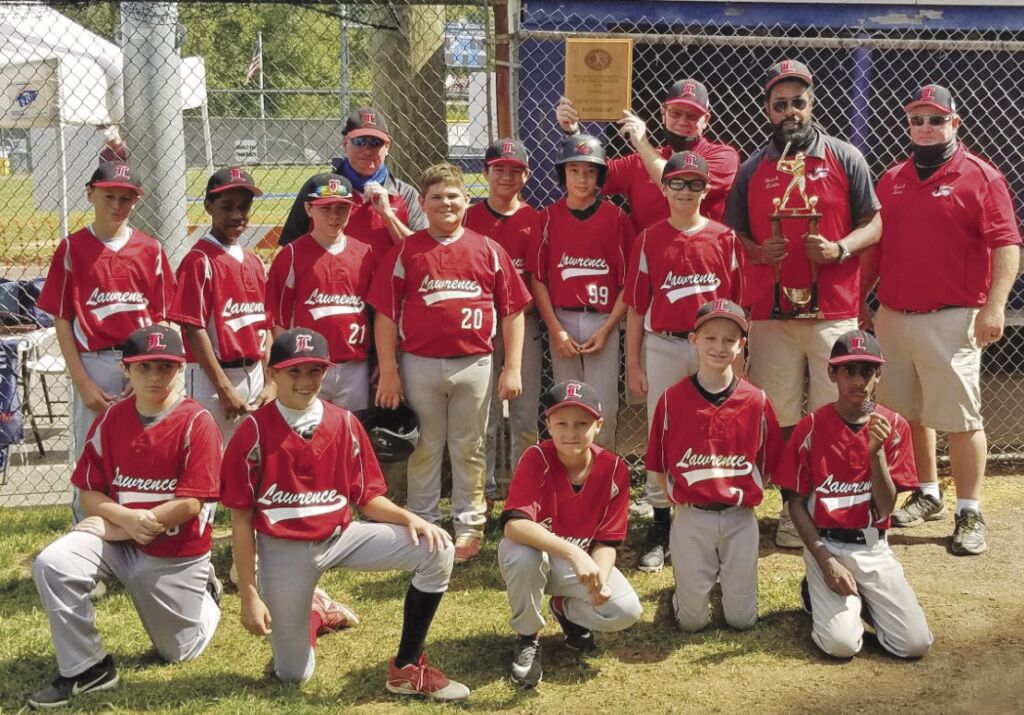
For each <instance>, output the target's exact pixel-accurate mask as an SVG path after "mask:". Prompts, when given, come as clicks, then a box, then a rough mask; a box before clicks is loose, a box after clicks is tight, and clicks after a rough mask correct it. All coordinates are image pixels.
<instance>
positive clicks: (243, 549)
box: [221, 217, 469, 700]
mask: <svg viewBox="0 0 1024 715" xmlns="http://www.w3.org/2000/svg"><path fill="white" fill-rule="evenodd" d="M460 219H461V217H460ZM269 364H270V374H271V377H272V378H273V379H274V381H275V382H276V383H277V399H276V400H275V401H274V402H272V403H270V404H268V405H264V406H263V407H262V408H260V409H258V410H257V411H256V412H254V413H253V414H251V415H249V416H248V417H247V418H246V419H245V420H244V421H243V423H242V425H241V426H240V427H239V429H238V431H237V432H236V433H235V435H234V437H232V439H231V441H230V442H229V443H228V446H227V449H226V450H225V453H224V467H223V472H222V480H223V490H222V493H221V501H222V502H223V504H224V505H225V506H227V507H229V508H230V509H231V524H232V542H233V544H234V549H235V557H236V560H237V563H238V573H239V594H240V595H241V599H242V614H241V616H242V624H243V625H244V626H245V627H246V629H247V630H248V631H250V632H251V633H253V634H254V635H268V634H269V635H270V645H271V649H272V651H273V656H274V672H275V674H276V675H277V677H278V678H280V679H281V680H284V681H299V680H307V679H308V678H310V677H311V676H312V675H313V669H314V666H315V663H316V656H315V655H314V651H313V648H312V645H311V642H310V638H309V637H308V633H309V631H310V629H311V628H312V624H311V613H312V611H311V607H310V602H311V599H312V598H313V597H314V593H315V589H316V584H317V581H318V580H319V579H320V574H321V573H323V571H325V570H327V569H331V568H345V569H353V570H357V571H391V570H403V571H413V572H414V574H413V578H412V583H411V584H410V586H409V590H408V591H407V593H406V596H405V610H404V614H403V625H402V638H401V641H400V643H399V647H398V654H397V655H396V656H395V658H393V659H392V660H391V662H390V664H389V666H388V678H387V682H386V687H387V689H388V691H390V692H392V693H399V694H403V695H425V696H427V697H429V698H432V699H435V700H464V699H465V698H466V697H467V696H468V695H469V689H468V688H467V687H466V686H465V685H462V684H461V683H457V682H455V681H452V680H449V679H448V678H447V677H446V676H445V675H444V674H443V673H442V672H441V671H440V670H438V669H437V668H435V667H434V666H432V665H430V664H429V663H427V661H426V657H425V656H424V654H423V644H424V642H425V640H426V637H427V631H428V629H429V628H430V623H431V621H432V620H433V617H434V613H435V612H436V611H437V607H438V605H439V604H440V602H441V597H442V595H443V594H444V592H445V591H446V590H447V588H448V579H449V577H450V576H451V571H452V559H453V556H454V553H453V549H452V543H451V537H450V536H449V535H448V534H447V533H446V532H445V531H443V530H442V529H440V528H439V527H437V526H435V525H433V524H430V523H428V522H426V521H424V520H423V519H421V518H420V517H418V516H416V515H414V514H411V513H409V512H408V511H406V510H405V509H401V508H399V507H397V506H395V505H394V504H393V503H392V502H391V501H389V500H388V498H387V497H386V496H385V492H386V491H387V486H386V485H385V483H384V477H383V475H382V474H381V471H380V465H379V464H378V463H377V459H376V457H375V456H374V454H373V448H372V446H371V444H370V440H369V438H368V437H367V436H366V432H365V431H364V430H363V428H362V426H361V425H360V424H359V420H357V419H356V417H355V416H354V415H353V414H352V413H351V412H349V411H348V410H346V409H343V408H341V407H336V406H335V405H332V404H331V403H329V402H324V401H322V400H319V399H318V398H317V393H318V392H319V389H320V385H321V384H322V382H323V378H324V375H325V374H326V371H327V370H328V369H330V368H331V366H333V365H334V362H333V361H332V360H331V357H330V350H329V348H328V346H327V340H326V339H325V338H324V337H323V336H322V335H320V334H319V333H317V332H314V331H312V330H308V329H306V328H295V329H292V330H288V331H285V332H283V333H281V334H280V335H278V336H277V337H276V338H275V339H274V342H273V344H272V345H271V348H270V363H269ZM352 506H356V507H357V508H358V509H359V511H360V513H361V514H362V515H363V517H364V518H365V520H364V521H353V518H352ZM257 551H258V552H259V560H260V570H259V583H258V585H257V581H256V553H257Z"/></svg>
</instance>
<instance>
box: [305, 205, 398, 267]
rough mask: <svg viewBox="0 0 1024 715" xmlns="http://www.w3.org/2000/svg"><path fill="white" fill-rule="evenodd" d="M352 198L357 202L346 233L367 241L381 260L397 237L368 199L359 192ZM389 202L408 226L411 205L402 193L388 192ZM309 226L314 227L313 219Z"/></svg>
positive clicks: (350, 215) (396, 214)
mask: <svg viewBox="0 0 1024 715" xmlns="http://www.w3.org/2000/svg"><path fill="white" fill-rule="evenodd" d="M352 200H353V201H355V202H356V203H355V206H353V207H352V212H351V213H350V214H349V216H348V223H347V224H345V234H346V235H348V236H351V237H352V238H354V239H356V240H357V241H361V242H363V243H365V244H366V245H367V246H369V247H370V248H371V249H373V252H374V253H375V254H376V257H377V260H380V259H381V258H383V257H384V256H385V255H386V254H387V252H388V251H390V250H391V249H392V248H393V247H394V245H395V239H393V238H392V237H391V232H390V231H389V230H388V224H387V222H386V221H385V220H384V219H383V218H381V217H380V215H379V214H378V213H377V212H376V211H374V210H373V204H371V203H370V201H369V200H368V199H366V198H365V197H364V196H363V195H362V194H361V193H357V194H355V195H353V196H352ZM388 202H389V203H390V204H391V209H392V210H393V211H394V212H395V216H397V217H398V220H399V221H401V222H402V223H404V224H405V225H407V226H408V225H409V207H408V206H406V204H405V199H404V198H402V196H401V194H397V193H395V194H388ZM309 228H310V230H312V229H313V223H312V221H310V225H309Z"/></svg>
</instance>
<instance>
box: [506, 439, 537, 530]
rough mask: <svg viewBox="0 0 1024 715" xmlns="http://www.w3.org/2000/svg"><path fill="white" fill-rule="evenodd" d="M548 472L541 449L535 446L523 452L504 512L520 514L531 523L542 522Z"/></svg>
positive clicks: (513, 476)
mask: <svg viewBox="0 0 1024 715" xmlns="http://www.w3.org/2000/svg"><path fill="white" fill-rule="evenodd" d="M546 472H547V465H546V464H545V462H544V457H543V454H542V453H541V451H540V448H539V447H537V446H533V447H530V448H529V449H527V450H526V451H525V452H523V456H522V458H520V460H519V464H518V465H516V471H515V473H514V474H513V475H512V483H511V484H509V487H508V497H507V498H506V499H505V509H504V511H506V512H509V511H515V512H519V513H520V514H523V515H525V516H527V517H529V519H530V520H531V521H536V522H540V521H541V516H542V515H541V494H542V492H543V488H544V479H545V473H546Z"/></svg>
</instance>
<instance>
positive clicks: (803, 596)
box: [800, 576, 811, 616]
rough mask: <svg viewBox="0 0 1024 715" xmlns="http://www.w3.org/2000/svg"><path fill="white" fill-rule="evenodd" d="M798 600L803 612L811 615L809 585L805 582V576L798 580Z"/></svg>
mask: <svg viewBox="0 0 1024 715" xmlns="http://www.w3.org/2000/svg"><path fill="white" fill-rule="evenodd" d="M800 602H801V603H802V604H803V607H804V613H806V614H807V615H808V616H809V615H811V587H810V586H809V585H808V584H807V577H806V576H805V577H804V578H803V579H801V581H800Z"/></svg>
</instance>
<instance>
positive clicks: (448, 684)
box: [384, 654, 469, 703]
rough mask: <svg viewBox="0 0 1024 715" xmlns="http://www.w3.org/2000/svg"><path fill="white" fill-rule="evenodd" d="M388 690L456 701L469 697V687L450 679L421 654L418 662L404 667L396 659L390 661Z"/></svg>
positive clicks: (401, 693)
mask: <svg viewBox="0 0 1024 715" xmlns="http://www.w3.org/2000/svg"><path fill="white" fill-rule="evenodd" d="M384 687H386V688H387V689H388V692H391V693H396V694H398V695H424V696H426V697H428V698H430V699H431V700H439V701H441V702H445V703H448V702H455V701H456V700H465V699H466V698H468V697H469V688H467V687H466V686H465V685H463V684H462V683H457V682H455V681H454V680H450V679H449V678H448V676H447V675H445V674H444V673H442V672H441V671H440V670H438V669H437V668H435V667H434V666H432V665H431V664H430V663H428V662H427V656H426V655H425V654H424V655H421V656H420V659H419V661H418V662H416V663H410V664H409V665H407V666H405V667H404V668H398V667H396V666H395V659H394V658H392V659H391V662H390V663H388V680H387V683H385V684H384Z"/></svg>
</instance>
